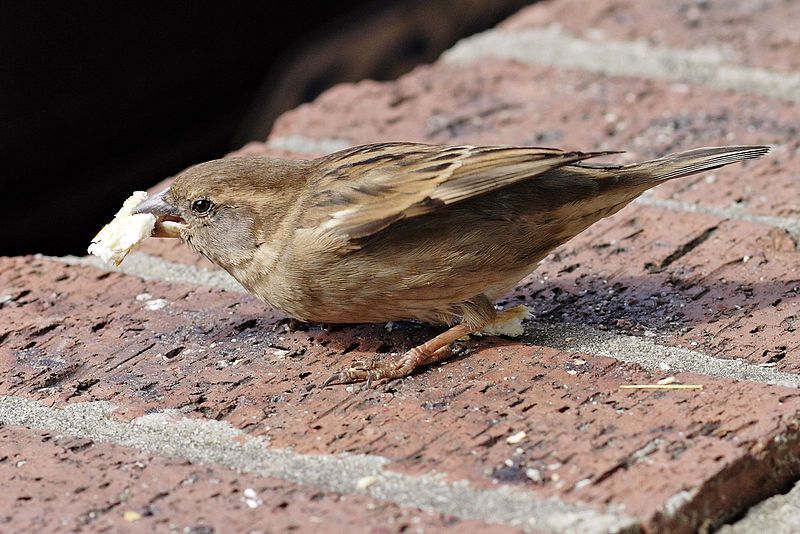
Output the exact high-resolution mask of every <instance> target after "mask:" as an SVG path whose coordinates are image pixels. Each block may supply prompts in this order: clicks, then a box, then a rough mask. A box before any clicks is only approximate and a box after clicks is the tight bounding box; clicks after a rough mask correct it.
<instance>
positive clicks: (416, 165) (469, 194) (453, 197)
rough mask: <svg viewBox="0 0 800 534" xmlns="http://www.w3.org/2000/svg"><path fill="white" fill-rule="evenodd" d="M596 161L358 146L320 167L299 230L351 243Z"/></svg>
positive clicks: (515, 150)
mask: <svg viewBox="0 0 800 534" xmlns="http://www.w3.org/2000/svg"><path fill="white" fill-rule="evenodd" d="M602 154H607V153H606V152H590V153H585V152H564V151H562V150H557V149H551V148H528V147H475V146H449V147H444V146H438V145H425V144H415V143H384V144H378V145H365V146H359V147H355V148H351V149H348V150H345V151H342V152H337V153H335V154H331V155H330V156H327V157H326V158H323V159H321V160H320V162H321V163H323V162H324V165H325V166H326V168H328V169H331V170H329V171H328V172H326V173H325V174H324V175H322V177H321V178H320V180H319V182H318V183H317V184H316V185H315V189H314V193H313V194H312V195H311V197H310V201H309V203H308V209H307V211H306V213H305V215H304V217H303V223H302V225H301V226H302V227H304V228H322V229H323V230H326V231H330V232H334V233H338V234H342V235H345V236H347V237H348V238H350V239H358V238H362V237H366V236H369V235H372V234H374V233H376V232H379V231H380V230H383V229H384V228H386V227H387V226H389V225H391V224H392V223H394V222H396V221H399V220H401V219H406V218H410V217H418V216H420V215H424V214H427V213H430V212H432V211H434V210H436V209H439V208H441V207H444V206H447V205H450V204H454V203H457V202H462V201H464V200H467V199H470V198H474V197H476V196H479V195H484V194H486V193H489V192H491V191H495V190H497V189H500V188H503V187H507V186H509V185H511V184H514V183H516V182H519V181H521V180H529V179H531V178H534V177H535V176H537V175H540V174H542V173H545V172H547V171H550V170H552V169H556V168H558V167H561V166H564V165H568V164H570V163H574V162H578V161H581V160H584V159H588V158H591V157H595V156H599V155H602Z"/></svg>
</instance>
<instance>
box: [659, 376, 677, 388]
mask: <svg viewBox="0 0 800 534" xmlns="http://www.w3.org/2000/svg"><path fill="white" fill-rule="evenodd" d="M677 380H678V379H677V378H675V377H674V376H668V377H666V378H662V379H661V380H659V381H658V382H656V384H658V385H659V386H666V385H667V384H674V383H675V382H676V381H677Z"/></svg>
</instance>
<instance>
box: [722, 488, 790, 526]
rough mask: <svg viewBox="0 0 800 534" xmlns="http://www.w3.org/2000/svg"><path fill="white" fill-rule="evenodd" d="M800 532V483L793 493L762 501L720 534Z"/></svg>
mask: <svg viewBox="0 0 800 534" xmlns="http://www.w3.org/2000/svg"><path fill="white" fill-rule="evenodd" d="M799 531H800V483H798V484H795V486H794V487H793V488H792V490H791V491H789V492H788V493H785V494H782V495H775V496H773V497H770V498H768V499H765V500H763V501H761V502H760V503H758V504H756V505H755V506H753V507H752V508H750V509H749V510H748V511H747V515H746V516H744V517H743V518H742V519H740V520H738V521H736V522H735V523H733V524H730V525H725V526H723V527H722V528H720V529H719V530H718V531H717V532H718V533H719V534H752V533H753V532H769V533H770V534H796V533H797V532H799Z"/></svg>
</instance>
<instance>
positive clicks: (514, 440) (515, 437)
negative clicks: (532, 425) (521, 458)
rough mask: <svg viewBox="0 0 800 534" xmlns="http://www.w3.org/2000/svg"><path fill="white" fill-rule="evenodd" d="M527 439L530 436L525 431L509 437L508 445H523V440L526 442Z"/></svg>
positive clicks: (507, 439)
mask: <svg viewBox="0 0 800 534" xmlns="http://www.w3.org/2000/svg"><path fill="white" fill-rule="evenodd" d="M526 437H528V434H526V433H525V431H523V430H521V431H519V432H517V433H516V434H513V435H511V436H508V437H507V438H506V443H508V444H509V445H516V444H517V443H521V442H522V440H524V439H525V438H526Z"/></svg>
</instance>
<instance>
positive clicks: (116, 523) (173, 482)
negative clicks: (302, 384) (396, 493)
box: [0, 427, 516, 533]
mask: <svg viewBox="0 0 800 534" xmlns="http://www.w3.org/2000/svg"><path fill="white" fill-rule="evenodd" d="M0 439H2V440H3V444H4V445H3V451H2V453H0V476H2V479H3V481H4V483H5V488H4V491H3V492H2V493H0V510H2V512H0V525H2V526H1V527H0V528H2V530H3V531H4V532H75V531H83V530H89V531H92V532H104V531H105V532H108V531H112V532H155V531H159V532H164V531H168V530H169V531H173V530H175V531H181V532H197V533H199V532H209V531H211V532H253V531H261V532H289V531H299V532H312V531H318V530H320V529H322V530H324V531H325V532H337V533H347V532H352V531H353V529H356V530H358V531H360V532H376V533H377V532H403V531H404V530H407V529H424V530H425V531H426V532H428V531H430V532H451V531H455V530H463V529H467V530H468V531H470V532H516V530H514V529H510V528H507V527H502V526H499V525H491V526H489V525H485V524H481V523H477V522H474V521H459V520H458V519H457V518H453V517H443V516H441V515H437V514H432V513H427V512H422V511H419V510H414V509H405V508H400V507H398V506H396V505H393V504H390V503H386V502H382V501H376V500H374V499H371V498H369V497H364V496H360V495H346V496H340V495H337V494H334V493H329V492H324V491H319V490H315V489H314V488H304V487H300V486H297V485H294V484H290V483H287V482H284V481H281V480H275V479H271V478H263V477H259V476H255V475H245V474H238V473H235V472H233V471H230V470H227V469H222V468H218V467H214V466H204V465H193V464H190V463H189V462H186V461H183V460H171V459H165V458H159V457H152V456H150V455H148V454H145V453H141V452H137V451H131V450H130V449H127V448H124V447H119V446H115V445H109V444H104V443H94V442H92V441H91V440H89V439H85V438H72V437H68V436H59V435H56V434H53V433H51V432H43V431H32V430H27V429H21V428H16V427H0ZM248 488H250V489H252V490H254V491H255V492H256V496H257V498H256V499H251V500H250V502H252V504H254V505H255V507H251V506H249V505H248V504H247V502H246V501H247V499H246V498H245V496H244V491H245V490H246V489H248ZM126 512H127V513H128V514H129V516H128V519H126V518H125V517H126V516H125V513H126ZM132 512H133V513H135V514H138V516H136V515H134V516H131V515H130V514H131V513H132ZM192 529H194V530H192ZM203 529H205V530H203ZM209 529H211V530H209Z"/></svg>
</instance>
